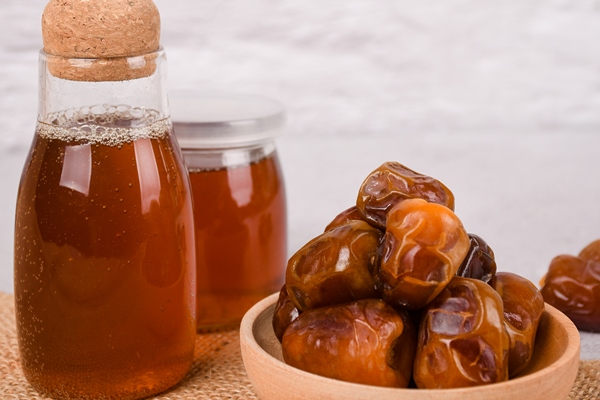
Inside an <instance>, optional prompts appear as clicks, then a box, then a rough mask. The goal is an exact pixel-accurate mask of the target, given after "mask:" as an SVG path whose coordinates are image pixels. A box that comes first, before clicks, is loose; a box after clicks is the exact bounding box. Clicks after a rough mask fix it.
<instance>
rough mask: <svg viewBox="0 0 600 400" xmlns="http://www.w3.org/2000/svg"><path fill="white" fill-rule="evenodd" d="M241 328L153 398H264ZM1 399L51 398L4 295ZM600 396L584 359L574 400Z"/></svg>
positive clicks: (212, 337) (595, 373) (208, 337)
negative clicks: (38, 386)
mask: <svg viewBox="0 0 600 400" xmlns="http://www.w3.org/2000/svg"><path fill="white" fill-rule="evenodd" d="M239 339H240V337H239V333H238V332H237V331H228V332H219V333H210V334H200V335H198V336H197V338H196V352H195V356H194V363H193V364H192V368H191V370H190V372H189V373H188V374H187V375H186V377H185V378H184V379H183V380H182V381H181V383H180V384H179V385H178V386H176V387H175V388H173V389H172V390H170V391H168V392H164V393H162V394H160V395H158V396H154V397H152V398H151V399H160V400H182V399H186V400H188V399H189V400H192V399H211V400H213V399H214V400H218V399H231V400H237V399H239V400H242V399H243V400H258V397H257V396H256V395H255V394H254V391H253V390H252V384H251V383H250V382H249V381H248V377H247V376H246V371H245V370H244V364H243V363H242V356H241V353H240V341H239ZM0 397H1V398H2V399H31V400H49V398H48V397H46V396H42V395H40V394H39V393H38V392H36V391H35V390H34V389H33V388H32V387H31V386H30V385H29V384H28V383H27V381H26V380H25V377H24V376H23V373H22V372H21V364H20V362H19V353H18V350H17V335H16V331H15V317H14V298H13V296H12V295H10V294H6V293H0ZM592 399H593V400H598V399H600V360H598V361H582V362H581V363H580V364H579V372H578V374H577V379H576V381H575V384H574V385H573V389H572V390H571V394H570V395H569V400H592Z"/></svg>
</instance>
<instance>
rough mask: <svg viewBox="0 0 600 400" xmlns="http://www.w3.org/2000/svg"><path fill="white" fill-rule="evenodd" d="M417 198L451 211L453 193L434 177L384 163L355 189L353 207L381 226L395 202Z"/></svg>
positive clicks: (398, 165) (366, 218) (392, 163)
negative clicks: (356, 196)
mask: <svg viewBox="0 0 600 400" xmlns="http://www.w3.org/2000/svg"><path fill="white" fill-rule="evenodd" d="M414 198H421V199H424V200H427V201H429V202H431V203H438V204H442V205H444V206H446V207H448V208H450V209H451V210H453V211H454V195H453V194H452V192H451V191H450V189H448V188H447V187H446V186H445V185H444V184H443V183H441V182H440V181H438V180H437V179H435V178H432V177H429V176H427V175H423V174H420V173H418V172H415V171H413V170H411V169H409V168H407V167H405V166H404V165H402V164H400V163H397V162H386V163H384V164H383V165H381V166H380V167H379V168H377V169H376V170H375V171H373V172H371V173H370V174H369V175H368V176H367V178H366V179H365V180H364V182H363V184H362V186H361V187H360V189H359V191H358V198H357V199H356V206H357V207H358V209H359V210H360V212H361V213H362V215H363V216H364V218H365V220H367V221H369V223H370V224H372V225H373V226H376V227H378V228H381V229H385V226H386V220H387V214H388V212H389V211H390V210H391V209H392V207H394V206H395V205H396V204H397V203H399V202H401V201H402V200H406V199H414Z"/></svg>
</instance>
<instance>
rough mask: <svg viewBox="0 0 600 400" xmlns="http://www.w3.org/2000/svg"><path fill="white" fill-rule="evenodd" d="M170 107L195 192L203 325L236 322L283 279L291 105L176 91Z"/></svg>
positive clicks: (200, 320) (207, 327) (199, 319)
mask: <svg viewBox="0 0 600 400" xmlns="http://www.w3.org/2000/svg"><path fill="white" fill-rule="evenodd" d="M171 106H172V110H173V124H174V131H175V135H176V137H177V139H178V141H179V144H180V146H181V148H182V150H183V155H184V159H185V164H186V166H187V169H188V173H189V176H190V182H191V185H192V193H193V196H192V197H193V202H194V222H195V232H196V254H197V258H196V260H197V261H196V268H197V271H196V275H197V297H196V300H197V327H198V330H200V331H210V330H216V329H226V328H231V327H235V326H237V325H239V323H240V321H241V319H242V317H243V315H244V314H245V313H246V311H248V309H249V308H250V307H251V306H252V305H253V304H255V303H256V302H257V301H259V300H261V299H262V298H264V297H266V296H267V295H269V294H272V293H274V292H276V291H278V290H280V288H281V286H282V285H283V281H284V273H285V265H286V259H287V215H286V199H285V187H284V182H283V176H282V173H281V168H280V164H279V159H278V156H277V150H276V146H275V142H274V139H275V138H276V137H277V136H279V134H280V133H281V130H282V127H283V124H284V110H283V107H282V105H281V104H280V103H278V102H276V101H273V100H270V99H267V98H264V97H259V96H251V95H241V94H232V93H227V92H173V93H171Z"/></svg>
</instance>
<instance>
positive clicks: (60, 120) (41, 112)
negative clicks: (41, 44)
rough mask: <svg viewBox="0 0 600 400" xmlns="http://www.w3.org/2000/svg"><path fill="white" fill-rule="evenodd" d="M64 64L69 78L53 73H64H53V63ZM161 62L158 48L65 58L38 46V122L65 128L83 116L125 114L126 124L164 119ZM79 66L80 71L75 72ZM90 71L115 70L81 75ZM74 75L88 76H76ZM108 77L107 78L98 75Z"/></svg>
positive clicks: (96, 117)
mask: <svg viewBox="0 0 600 400" xmlns="http://www.w3.org/2000/svg"><path fill="white" fill-rule="evenodd" d="M65 64H68V66H69V71H75V74H74V75H72V78H71V79H63V78H59V77H57V76H64V75H61V74H57V73H56V70H55V67H56V66H57V65H65ZM166 65H167V63H166V56H165V53H164V51H163V50H162V49H160V50H158V51H156V52H154V53H150V54H145V55H141V56H137V57H126V58H115V59H65V58H63V57H58V56H53V55H49V54H46V53H44V52H43V51H42V52H40V64H39V67H40V84H39V109H38V122H40V123H43V124H49V125H58V126H61V127H64V128H69V127H71V126H73V125H77V124H81V123H82V122H86V121H92V120H93V121H95V122H98V121H100V122H102V121H104V119H103V117H102V116H103V115H117V114H124V115H128V116H127V117H126V119H128V120H129V121H130V122H131V126H137V127H143V126H147V125H151V124H153V123H155V122H157V121H160V120H164V119H168V118H169V116H170V113H169V106H168V98H167V88H166ZM79 70H80V71H82V74H80V75H77V74H76V73H77V71H79ZM90 70H100V71H107V70H110V71H119V72H120V74H118V75H115V74H112V75H107V74H104V75H102V73H101V74H100V75H96V77H97V78H98V79H99V80H95V79H90V74H89V73H87V75H85V74H83V72H85V71H90ZM77 76H85V77H86V79H88V80H78V78H77ZM130 77H135V78H134V79H129V78H130ZM107 78H109V79H111V80H103V79H107ZM119 79H121V80H119ZM109 119H110V118H109ZM112 119H113V120H114V117H113V118H112ZM117 119H120V118H117Z"/></svg>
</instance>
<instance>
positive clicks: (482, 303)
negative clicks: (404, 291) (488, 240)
mask: <svg viewBox="0 0 600 400" xmlns="http://www.w3.org/2000/svg"><path fill="white" fill-rule="evenodd" d="M503 320H504V318H503V306H502V299H501V298H500V295H498V293H496V291H495V290H494V289H493V288H492V287H491V286H490V285H488V284H486V283H484V282H482V281H480V280H476V279H471V278H461V277H455V278H454V279H452V281H451V282H450V283H449V284H448V286H446V288H445V289H444V290H443V291H442V293H440V295H439V296H438V297H437V298H436V299H435V300H434V301H433V302H431V304H429V305H428V306H427V307H426V309H425V310H424V316H423V320H422V322H421V326H420V327H419V339H418V343H417V354H416V356H415V366H414V375H413V377H414V380H415V383H416V384H417V387H419V389H449V388H460V387H467V386H478V385H482V384H488V383H494V382H501V381H505V380H507V379H508V348H509V338H508V334H507V333H506V329H505V326H504V323H503Z"/></svg>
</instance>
